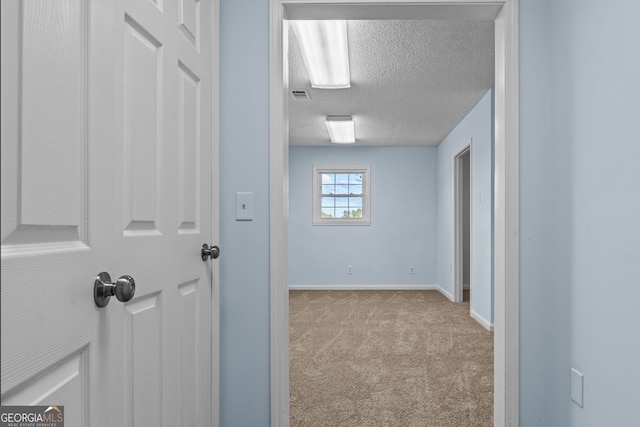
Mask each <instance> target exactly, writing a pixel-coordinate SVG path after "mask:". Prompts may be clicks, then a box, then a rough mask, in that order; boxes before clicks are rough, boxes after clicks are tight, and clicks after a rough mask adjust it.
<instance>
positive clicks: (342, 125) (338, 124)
mask: <svg viewBox="0 0 640 427" xmlns="http://www.w3.org/2000/svg"><path fill="white" fill-rule="evenodd" d="M324 123H325V124H326V125H327V130H328V131H329V137H330V138H331V142H333V143H334V144H355V142H356V127H355V124H354V123H353V119H352V118H351V116H327V118H326V119H325V121H324Z"/></svg>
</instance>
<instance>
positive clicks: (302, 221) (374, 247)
mask: <svg viewBox="0 0 640 427" xmlns="http://www.w3.org/2000/svg"><path fill="white" fill-rule="evenodd" d="M436 160H437V148H431V147H393V148H390V147H343V146H342V147H331V146H327V147H290V149H289V283H290V284H291V285H307V286H308V285H350V286H353V285H387V286H395V285H434V284H436V279H437V272H436V258H437V256H436V248H437V246H436V236H437V234H436V226H437V217H436V213H437V210H436V201H437V198H436V186H437V182H436V179H437V175H436ZM314 165H317V166H350V165H351V166H353V165H356V166H358V165H369V166H371V176H370V182H371V225H369V226H313V225H311V205H312V203H311V200H312V183H311V180H312V167H313V166H314ZM347 265H350V266H352V274H347ZM410 266H414V267H415V274H410V272H409V267H410Z"/></svg>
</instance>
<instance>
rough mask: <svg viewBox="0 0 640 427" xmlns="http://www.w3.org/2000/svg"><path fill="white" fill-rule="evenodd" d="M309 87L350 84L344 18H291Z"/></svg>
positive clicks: (331, 86) (334, 87)
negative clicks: (337, 19) (307, 19)
mask: <svg viewBox="0 0 640 427" xmlns="http://www.w3.org/2000/svg"><path fill="white" fill-rule="evenodd" d="M291 24H292V25H293V31H295V34H296V39H297V40H298V45H299V46H300V51H301V53H302V59H303V60H304V65H305V66H306V67H307V73H309V80H310V81H311V86H312V87H314V88H318V89H344V88H348V87H351V76H350V74H349V48H348V43H347V21H330V20H329V21H327V20H320V21H314V20H309V21H291Z"/></svg>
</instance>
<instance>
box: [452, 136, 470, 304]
mask: <svg viewBox="0 0 640 427" xmlns="http://www.w3.org/2000/svg"><path fill="white" fill-rule="evenodd" d="M467 153H469V156H470V157H469V160H471V155H472V154H471V139H469V141H468V142H466V143H465V144H464V145H463V146H462V148H460V149H459V150H457V151H456V152H455V153H454V155H453V158H452V161H453V168H452V171H453V180H452V181H451V182H452V184H453V188H452V190H453V210H452V214H453V218H452V221H451V223H452V224H453V234H452V236H453V245H452V249H453V254H452V259H453V302H462V299H463V298H462V289H463V286H464V283H463V276H464V274H463V268H464V264H463V261H464V257H463V255H462V251H463V247H464V242H463V238H464V231H463V230H464V228H463V227H464V224H463V221H464V219H463V218H464V215H463V209H462V207H463V202H462V197H463V195H464V194H463V179H464V174H463V156H464V155H465V154H467ZM469 191H470V192H471V191H472V189H471V188H470V189H469ZM470 209H471V210H473V206H472V205H470ZM472 217H473V214H472V213H470V218H472ZM469 233H471V227H469ZM470 254H471V257H472V258H473V242H471V251H470ZM469 265H471V262H469Z"/></svg>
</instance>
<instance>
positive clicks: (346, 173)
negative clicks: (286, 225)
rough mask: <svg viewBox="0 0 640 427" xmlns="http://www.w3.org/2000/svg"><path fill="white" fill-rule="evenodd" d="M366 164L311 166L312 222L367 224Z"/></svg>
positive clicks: (367, 175) (323, 223)
mask: <svg viewBox="0 0 640 427" xmlns="http://www.w3.org/2000/svg"><path fill="white" fill-rule="evenodd" d="M369 172H370V168H369V166H336V167H320V166H314V167H313V225H369V224H371V219H370V218H371V217H370V213H371V212H370V203H369Z"/></svg>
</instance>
